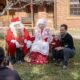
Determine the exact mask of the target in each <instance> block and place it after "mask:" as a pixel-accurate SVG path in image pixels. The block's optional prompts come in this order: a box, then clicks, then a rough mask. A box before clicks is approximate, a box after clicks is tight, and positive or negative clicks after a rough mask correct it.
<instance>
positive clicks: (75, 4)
mask: <svg viewBox="0 0 80 80" xmlns="http://www.w3.org/2000/svg"><path fill="white" fill-rule="evenodd" d="M70 15H71V16H80V0H70Z"/></svg>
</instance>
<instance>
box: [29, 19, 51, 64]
mask: <svg viewBox="0 0 80 80" xmlns="http://www.w3.org/2000/svg"><path fill="white" fill-rule="evenodd" d="M51 39H52V36H51V33H50V30H49V29H48V28H47V21H46V20H45V19H39V20H38V22H37V24H36V29H35V31H34V42H33V44H32V46H31V49H30V52H31V60H30V62H31V63H33V64H45V63H48V55H49V43H50V42H51Z"/></svg>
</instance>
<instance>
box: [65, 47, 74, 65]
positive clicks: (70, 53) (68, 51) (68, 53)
mask: <svg viewBox="0 0 80 80" xmlns="http://www.w3.org/2000/svg"><path fill="white" fill-rule="evenodd" d="M74 55H75V49H70V48H64V49H63V65H66V66H67V65H68V62H69V58H72V57H74Z"/></svg>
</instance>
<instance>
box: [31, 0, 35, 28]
mask: <svg viewBox="0 0 80 80" xmlns="http://www.w3.org/2000/svg"><path fill="white" fill-rule="evenodd" d="M30 6H31V18H32V29H33V27H34V12H33V0H31V5H30Z"/></svg>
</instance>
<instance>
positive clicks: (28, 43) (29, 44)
mask: <svg viewBox="0 0 80 80" xmlns="http://www.w3.org/2000/svg"><path fill="white" fill-rule="evenodd" d="M31 45H32V42H31V41H29V40H28V41H27V45H26V46H27V47H28V48H30V47H31Z"/></svg>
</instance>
